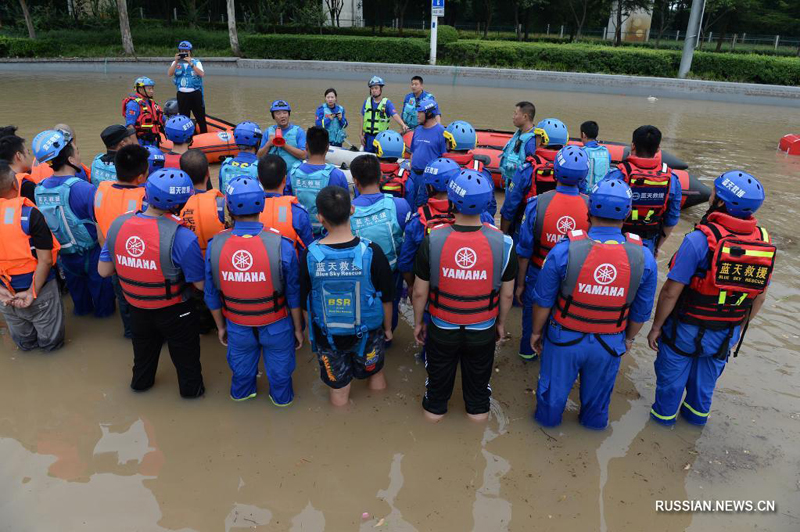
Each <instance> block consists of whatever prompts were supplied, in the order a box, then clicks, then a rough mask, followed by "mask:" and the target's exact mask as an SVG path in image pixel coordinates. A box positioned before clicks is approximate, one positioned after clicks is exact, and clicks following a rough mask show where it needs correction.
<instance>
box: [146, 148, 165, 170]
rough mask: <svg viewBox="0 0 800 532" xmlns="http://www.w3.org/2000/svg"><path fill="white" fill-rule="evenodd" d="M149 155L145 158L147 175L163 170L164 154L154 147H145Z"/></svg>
mask: <svg viewBox="0 0 800 532" xmlns="http://www.w3.org/2000/svg"><path fill="white" fill-rule="evenodd" d="M147 151H148V152H150V155H148V156H147V167H148V168H147V175H150V174H152V173H153V172H155V171H156V170H161V169H162V168H164V152H163V151H161V150H160V149H158V148H156V147H155V146H147Z"/></svg>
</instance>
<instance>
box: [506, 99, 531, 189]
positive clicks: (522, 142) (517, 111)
mask: <svg viewBox="0 0 800 532" xmlns="http://www.w3.org/2000/svg"><path fill="white" fill-rule="evenodd" d="M535 117H536V107H535V106H534V105H533V104H532V103H531V102H519V103H518V104H517V105H516V106H514V114H513V115H512V117H511V121H512V122H513V124H514V127H515V128H517V130H516V131H515V132H514V135H513V136H512V137H511V138H510V139H509V140H508V142H507V143H506V145H505V146H504V147H503V152H502V153H501V154H500V173H501V174H502V175H503V181H504V183H505V188H508V185H509V184H510V183H511V180H512V179H513V178H514V175H515V174H516V173H517V170H519V168H520V167H521V166H522V165H523V164H525V161H526V160H527V158H528V157H532V156H533V155H534V154H535V153H536V135H535V134H534V131H533V130H534V125H533V124H534V122H533V120H534V118H535Z"/></svg>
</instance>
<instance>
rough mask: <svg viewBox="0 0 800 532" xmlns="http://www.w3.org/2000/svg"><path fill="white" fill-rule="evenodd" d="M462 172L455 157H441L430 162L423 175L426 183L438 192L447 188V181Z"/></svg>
mask: <svg viewBox="0 0 800 532" xmlns="http://www.w3.org/2000/svg"><path fill="white" fill-rule="evenodd" d="M460 173H461V167H460V166H458V163H457V162H455V161H454V160H453V159H447V158H445V157H440V158H438V159H436V160H434V161H431V162H429V163H428V166H426V167H425V172H424V173H423V174H422V176H423V177H424V179H425V184H426V185H430V186H431V187H433V190H435V191H437V192H444V191H446V190H447V183H449V182H450V181H451V180H452V179H454V178H455V177H456V176H457V175H458V174H460Z"/></svg>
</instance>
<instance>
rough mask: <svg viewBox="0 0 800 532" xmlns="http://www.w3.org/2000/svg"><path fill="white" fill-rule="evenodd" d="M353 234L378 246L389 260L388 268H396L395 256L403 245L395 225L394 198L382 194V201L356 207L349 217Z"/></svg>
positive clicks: (395, 210)
mask: <svg viewBox="0 0 800 532" xmlns="http://www.w3.org/2000/svg"><path fill="white" fill-rule="evenodd" d="M350 227H351V228H352V229H353V233H355V234H356V235H357V236H359V237H361V238H366V239H367V240H369V241H371V242H374V243H376V244H378V245H379V246H380V248H381V250H383V253H384V255H386V258H387V259H388V260H389V266H391V267H392V270H394V269H395V268H396V267H397V255H398V253H399V251H400V247H401V246H402V244H403V230H402V229H401V228H400V224H399V223H397V205H395V203H394V196H392V195H391V194H384V195H383V199H381V200H380V201H376V202H375V203H373V204H372V205H368V206H363V205H356V206H355V212H354V213H353V215H352V216H351V217H350Z"/></svg>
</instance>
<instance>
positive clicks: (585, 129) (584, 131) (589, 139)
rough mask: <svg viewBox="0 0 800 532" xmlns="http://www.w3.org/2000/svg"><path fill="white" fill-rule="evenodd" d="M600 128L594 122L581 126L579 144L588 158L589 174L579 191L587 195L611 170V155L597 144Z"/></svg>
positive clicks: (587, 122) (590, 121) (589, 121)
mask: <svg viewBox="0 0 800 532" xmlns="http://www.w3.org/2000/svg"><path fill="white" fill-rule="evenodd" d="M599 134H600V126H598V125H597V122H595V121H594V120H588V121H586V122H584V123H583V124H581V142H582V143H583V149H584V150H585V151H586V155H587V156H588V157H589V173H588V174H587V176H586V181H585V182H584V183H583V184H582V185H581V187H580V188H581V191H582V192H584V193H586V194H588V193H589V192H590V191H591V190H592V189H593V188H594V186H595V184H597V182H598V181H600V180H601V179H603V178H604V177H605V176H606V174H608V171H609V170H610V169H611V154H610V153H609V152H608V148H606V147H605V146H603V145H602V144H600V143H599V142H597V137H598V135H599Z"/></svg>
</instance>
